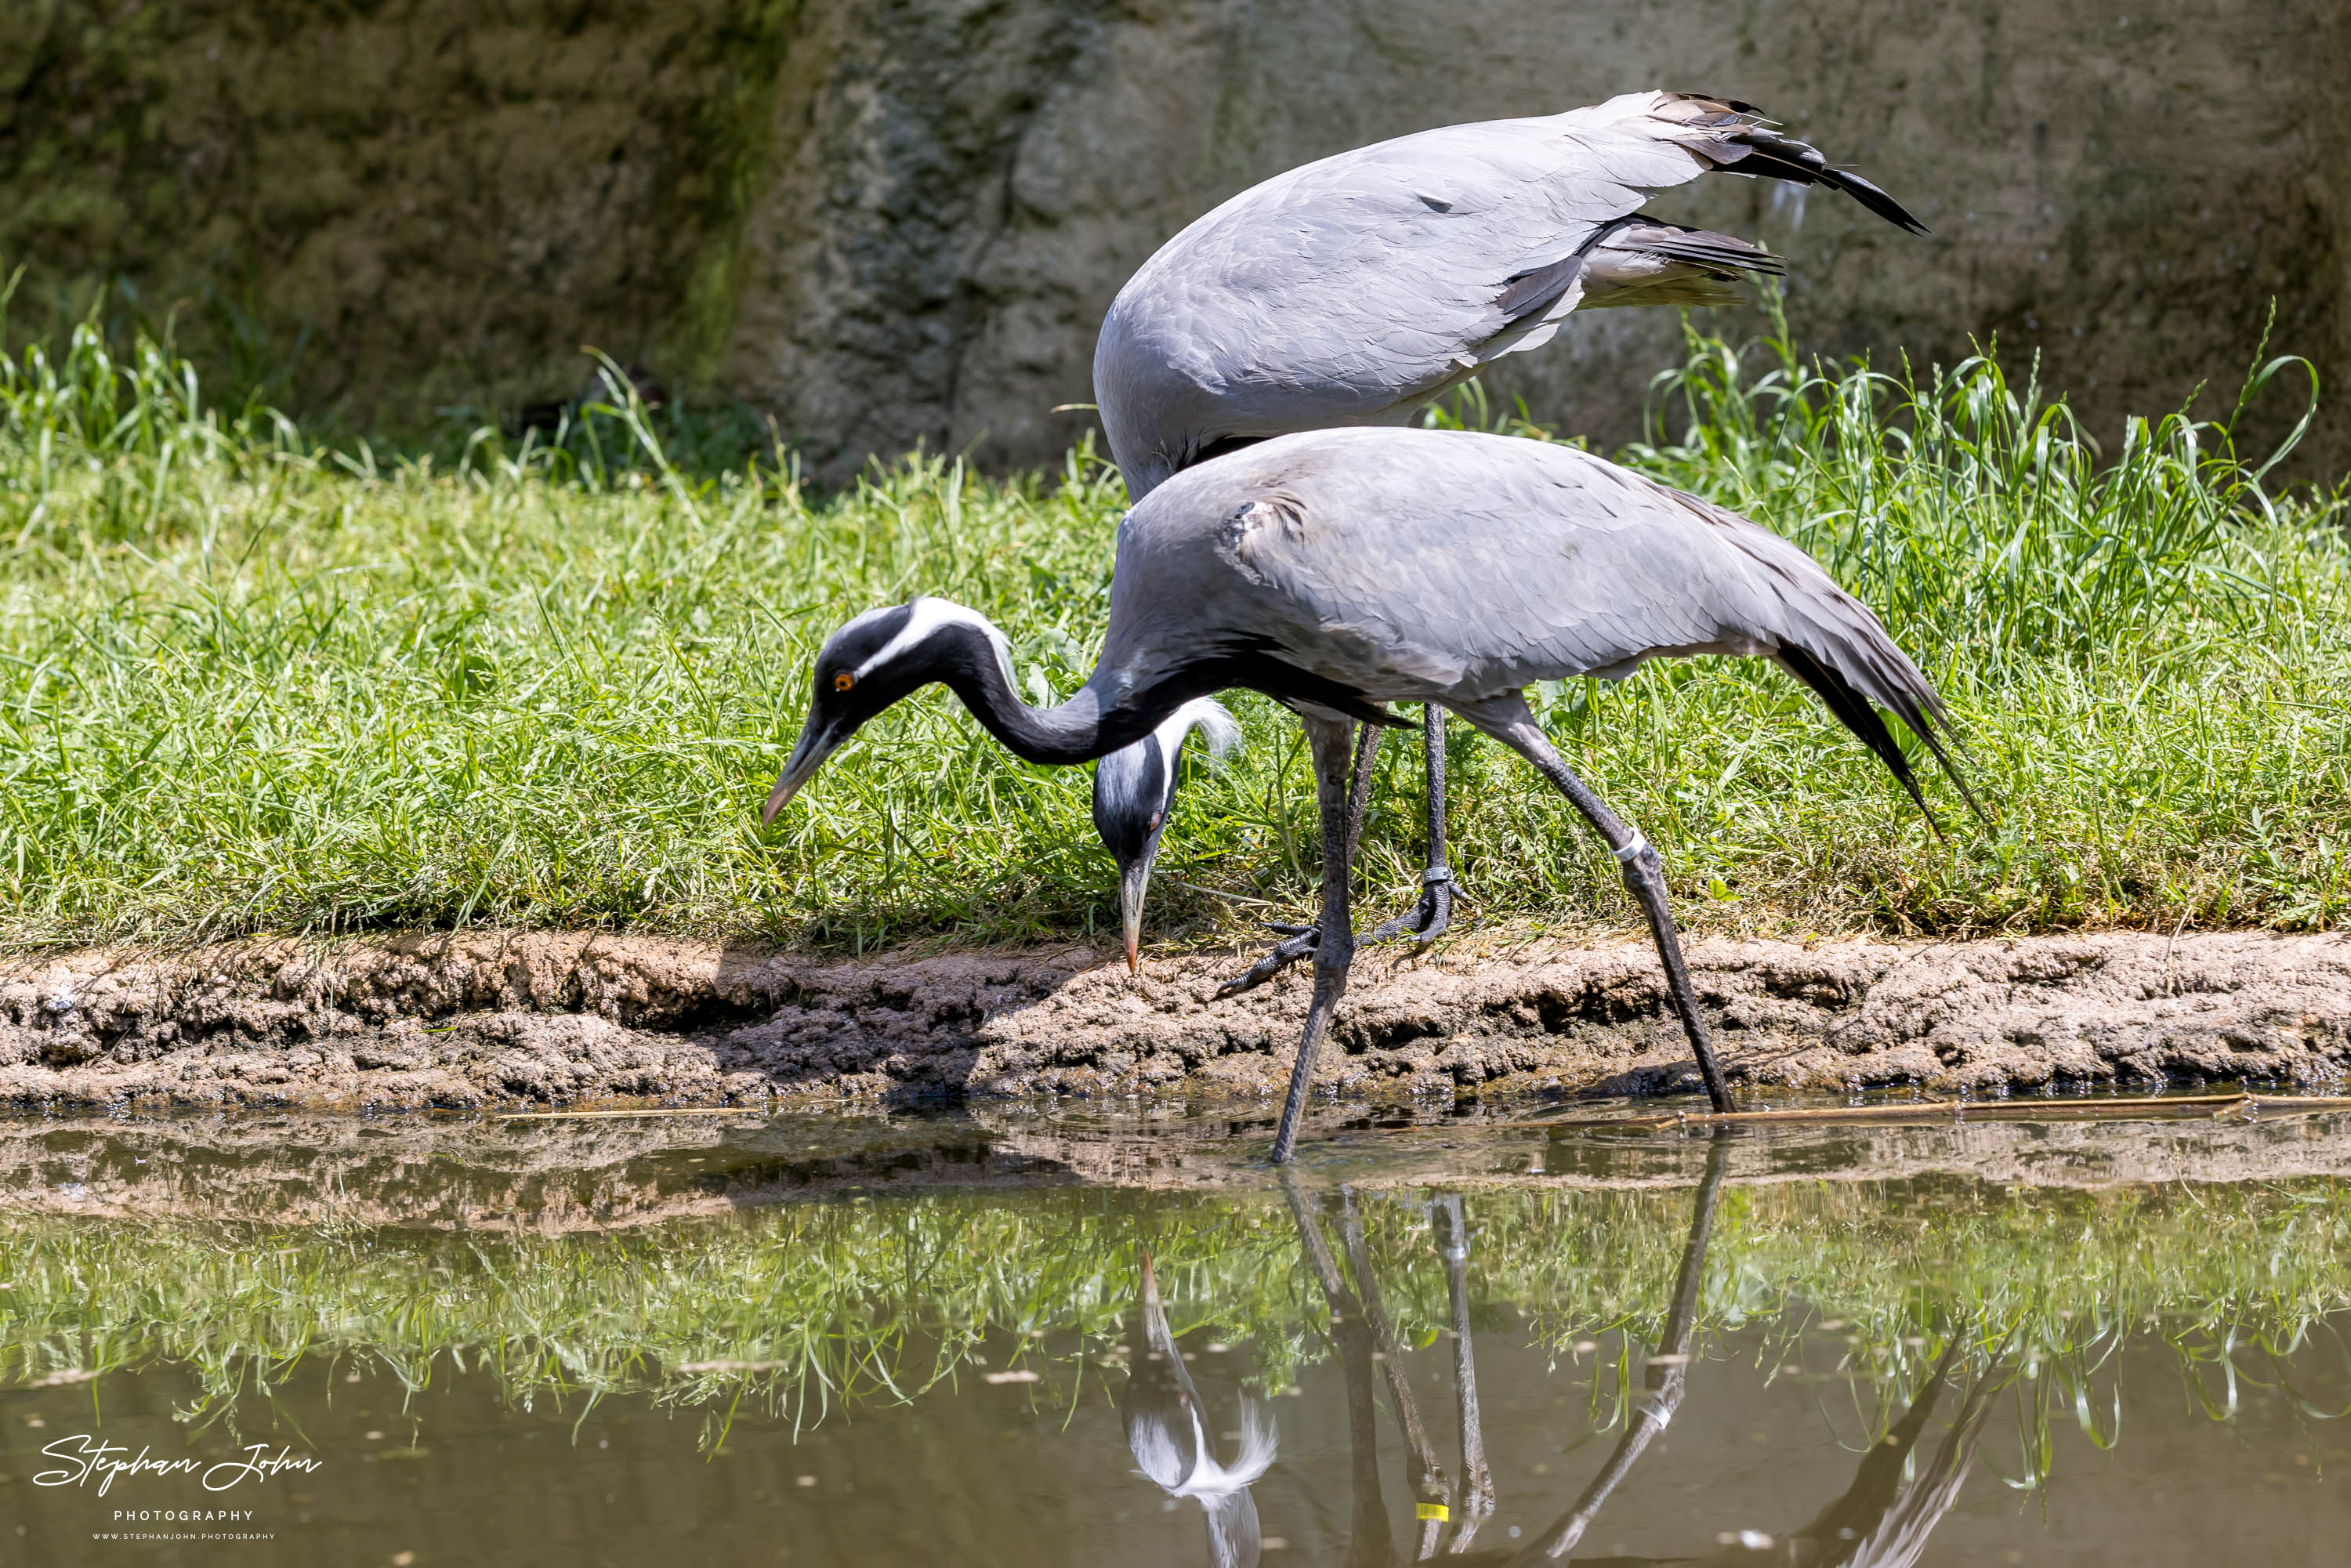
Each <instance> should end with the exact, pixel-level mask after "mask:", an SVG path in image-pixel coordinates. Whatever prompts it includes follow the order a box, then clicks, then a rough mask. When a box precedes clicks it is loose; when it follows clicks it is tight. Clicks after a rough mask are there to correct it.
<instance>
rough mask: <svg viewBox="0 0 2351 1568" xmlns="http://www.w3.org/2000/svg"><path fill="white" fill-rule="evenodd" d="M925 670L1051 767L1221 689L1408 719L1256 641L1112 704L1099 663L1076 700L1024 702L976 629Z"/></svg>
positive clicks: (1026, 753)
mask: <svg viewBox="0 0 2351 1568" xmlns="http://www.w3.org/2000/svg"><path fill="white" fill-rule="evenodd" d="M926 674H927V675H928V677H929V678H930V679H932V680H936V681H942V682H945V683H946V686H947V689H948V690H950V691H952V692H954V693H955V695H956V696H957V697H958V698H960V699H961V700H962V702H963V706H966V707H967V708H969V709H970V710H971V712H972V716H974V717H975V718H977V719H978V720H979V722H980V723H981V724H982V725H983V726H985V727H987V732H988V733H989V734H990V735H992V736H994V737H996V738H997V739H998V741H1000V742H1002V743H1003V745H1004V747H1005V749H1007V750H1008V751H1010V752H1011V753H1013V755H1015V756H1017V757H1019V758H1023V759H1025V760H1027V761H1029V762H1035V763H1040V764H1042V765H1044V766H1047V767H1066V766H1068V765H1069V764H1071V763H1076V762H1091V761H1092V760H1093V759H1094V758H1097V757H1102V756H1105V755H1107V754H1108V753H1110V752H1113V751H1117V750H1120V749H1122V748H1123V747H1129V746H1132V745H1134V743H1135V742H1136V741H1138V740H1141V739H1142V738H1143V737H1145V736H1147V735H1149V734H1150V733H1151V732H1152V731H1153V730H1155V729H1156V728H1157V727H1159V726H1160V725H1161V724H1162V723H1163V722H1165V719H1166V718H1167V716H1169V715H1170V714H1172V713H1174V712H1175V710H1176V709H1177V708H1179V707H1181V706H1184V705H1185V704H1186V703H1187V702H1190V701H1191V700H1192V699H1193V698H1195V697H1204V696H1208V695H1213V694H1215V693H1217V692H1221V691H1233V690H1246V691H1258V692H1263V693H1265V694H1266V695H1268V696H1270V697H1273V698H1275V699H1276V700H1278V701H1280V702H1284V703H1311V704H1314V705H1316V706H1322V707H1326V708H1329V709H1331V710H1332V711H1333V712H1336V713H1343V714H1346V715H1347V716H1350V717H1353V718H1358V719H1362V720H1364V721H1365V722H1366V723H1370V724H1385V725H1399V724H1402V723H1403V722H1404V721H1403V720H1400V719H1398V718H1396V717H1395V716H1394V715H1393V714H1390V713H1389V712H1388V711H1387V710H1386V709H1384V708H1383V707H1381V706H1379V705H1377V704H1376V703H1373V702H1370V701H1368V700H1367V699H1366V698H1365V697H1364V695H1363V694H1362V693H1360V692H1357V691H1355V690H1353V689H1352V688H1350V687H1347V686H1343V685H1340V684H1339V683H1338V682H1336V681H1332V680H1329V679H1326V678H1324V677H1322V676H1320V675H1316V674H1310V673H1309V672H1307V671H1304V670H1301V669H1299V668H1298V667H1297V666H1296V665H1294V664H1287V663H1285V662H1283V661H1282V660H1280V659H1277V658H1275V657H1273V656H1272V654H1270V653H1267V652H1265V651H1263V650H1261V649H1256V648H1245V649H1239V650H1235V651H1228V652H1225V653H1217V654H1212V655H1209V656H1207V657H1205V658H1200V659H1196V660H1191V661H1187V662H1186V663H1185V664H1181V665H1179V666H1176V667H1175V668H1172V669H1170V670H1168V671H1167V672H1166V673H1165V674H1163V675H1161V676H1160V677H1159V678H1157V679H1155V680H1154V681H1151V682H1149V683H1148V684H1146V685H1143V686H1141V687H1138V688H1136V689H1134V690H1132V691H1130V692H1128V693H1127V694H1125V695H1123V696H1121V697H1120V698H1119V699H1117V700H1116V701H1114V702H1108V703H1106V702H1104V701H1103V700H1102V691H1101V685H1102V670H1101V669H1100V668H1099V667H1097V668H1096V670H1095V672H1094V674H1093V676H1092V678H1091V679H1089V680H1088V681H1087V682H1086V684H1085V685H1082V686H1081V687H1079V688H1078V690H1077V692H1076V694H1075V695H1072V696H1071V698H1070V700H1069V701H1067V702H1065V703H1062V704H1061V705H1059V706H1054V707H1036V706H1031V705H1029V703H1026V702H1023V701H1021V700H1020V696H1019V693H1017V692H1015V691H1014V690H1013V689H1012V684H1011V682H1010V681H1009V680H1008V679H1007V678H1006V676H1005V672H1004V666H1003V664H1002V662H1001V661H1000V660H998V657H997V655H996V650H995V648H994V647H993V646H992V645H991V644H990V643H988V642H987V639H986V638H985V637H984V636H981V635H979V634H977V633H974V634H973V635H971V636H968V637H957V638H955V639H953V640H952V641H951V642H950V643H948V645H947V646H946V648H945V649H943V650H942V652H941V653H940V656H939V659H938V662H937V664H935V667H934V668H933V669H932V670H930V671H928V672H926Z"/></svg>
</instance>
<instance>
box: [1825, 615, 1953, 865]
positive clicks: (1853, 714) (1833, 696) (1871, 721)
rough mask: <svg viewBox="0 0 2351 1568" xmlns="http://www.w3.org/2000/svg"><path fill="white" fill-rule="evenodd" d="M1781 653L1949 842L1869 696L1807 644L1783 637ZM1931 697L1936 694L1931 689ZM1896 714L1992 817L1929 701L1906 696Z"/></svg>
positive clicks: (1946, 772) (1939, 834) (1939, 837)
mask: <svg viewBox="0 0 2351 1568" xmlns="http://www.w3.org/2000/svg"><path fill="white" fill-rule="evenodd" d="M1779 653H1780V663H1781V664H1783V665H1784V666H1786V668H1787V670H1788V673H1789V674H1792V675H1794V676H1795V677H1796V678H1797V679H1798V680H1800V681H1802V682H1803V683H1804V685H1807V686H1809V687H1811V688H1812V691H1813V695H1815V696H1818V697H1819V698H1820V699H1821V702H1822V704H1823V706H1825V707H1827V709H1828V710H1829V712H1830V713H1832V714H1834V716H1836V719H1837V722H1838V723H1840V724H1842V725H1844V727H1845V728H1846V729H1848V730H1850V731H1852V732H1853V735H1854V737H1855V738H1856V739H1858V740H1859V741H1860V742H1861V743H1862V744H1863V745H1864V746H1866V747H1869V749H1870V751H1871V753H1872V754H1873V755H1875V756H1876V758H1877V759H1878V760H1879V761H1880V762H1882V763H1884V764H1885V765H1886V771H1887V772H1889V773H1891V774H1893V775H1894V777H1895V779H1896V782H1898V783H1899V784H1900V785H1901V786H1902V788H1903V790H1904V792H1905V793H1907V795H1908V796H1909V797H1910V800H1911V802H1912V804H1914V805H1916V806H1917V808H1918V814H1919V815H1920V816H1922V817H1924V818H1926V819H1927V825H1928V827H1929V828H1932V829H1933V830H1934V831H1935V836H1936V837H1937V838H1938V839H1941V840H1943V841H1945V842H1946V843H1948V842H1949V841H1950V835H1949V834H1948V833H1946V832H1945V831H1943V824H1942V821H1941V819H1939V818H1938V817H1937V816H1936V815H1935V810H1934V808H1933V807H1931V806H1929V805H1928V804H1927V797H1926V794H1925V792H1924V791H1922V790H1921V789H1919V787H1918V776H1917V772H1916V771H1915V770H1914V769H1913V768H1911V766H1910V759H1909V758H1907V757H1906V756H1904V755H1903V753H1902V747H1901V746H1900V745H1899V744H1897V743H1896V740H1895V738H1894V732H1893V731H1891V730H1889V729H1887V728H1886V720H1885V718H1884V717H1883V716H1880V715H1879V713H1878V711H1877V709H1876V707H1875V706H1871V704H1870V701H1869V699H1868V698H1867V697H1865V696H1864V695H1862V694H1861V692H1860V691H1859V690H1858V689H1856V688H1855V686H1854V685H1853V684H1852V683H1851V682H1849V681H1847V680H1846V679H1845V678H1844V676H1843V675H1840V674H1837V673H1836V672H1835V671H1834V670H1832V669H1830V668H1829V667H1828V666H1827V665H1826V664H1823V663H1822V662H1821V661H1820V660H1819V659H1817V658H1815V657H1813V654H1812V653H1810V652H1808V651H1807V650H1805V649H1803V648H1800V647H1798V646H1796V645H1795V644H1794V643H1782V644H1780V650H1779ZM1927 700H1928V702H1933V701H1934V700H1935V699H1934V696H1933V695H1932V694H1931V693H1929V694H1928V698H1927ZM1895 716H1896V717H1897V718H1899V719H1901V721H1902V723H1903V725H1904V727H1907V729H1908V730H1909V731H1910V732H1911V733H1912V734H1913V735H1916V736H1917V737H1918V738H1919V740H1920V741H1922V742H1923V743H1925V745H1926V747H1927V749H1928V753H1929V754H1931V755H1932V756H1933V757H1934V758H1935V761H1936V764H1937V766H1938V767H1940V768H1942V770H1943V776H1944V777H1945V778H1947V779H1949V780H1950V781H1951V786H1952V788H1954V789H1957V790H1958V791H1959V799H1960V800H1964V801H1965V802H1967V807H1968V811H1969V813H1970V815H1971V816H1973V817H1974V818H1975V820H1976V821H1978V822H1980V823H1983V822H1989V821H1990V819H1989V818H1988V817H1987V816H1986V815H1985V814H1984V809H1983V804H1982V802H1980V800H1977V799H1976V795H1975V791H1974V790H1972V789H1969V788H1968V781H1967V779H1965V778H1963V777H1962V776H1961V775H1960V773H1959V768H1958V765H1957V764H1955V763H1954V762H1953V761H1952V760H1951V755H1950V752H1949V750H1948V749H1947V748H1946V747H1944V745H1943V742H1942V740H1941V737H1938V735H1937V734H1936V733H1935V719H1934V717H1933V716H1930V715H1929V714H1928V711H1927V708H1926V706H1924V705H1923V704H1921V703H1918V702H1917V701H1909V702H1904V703H1902V704H1901V705H1900V706H1898V707H1896V709H1895Z"/></svg>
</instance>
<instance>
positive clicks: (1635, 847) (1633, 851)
mask: <svg viewBox="0 0 2351 1568" xmlns="http://www.w3.org/2000/svg"><path fill="white" fill-rule="evenodd" d="M1648 847H1649V841H1648V840H1646V839H1645V838H1643V837H1642V836H1641V830H1640V829H1638V828H1635V829H1634V830H1633V841H1632V842H1631V843H1629V844H1626V845H1625V847H1624V848H1623V849H1621V850H1618V851H1617V852H1616V863H1617V864H1618V865H1631V864H1632V863H1633V862H1634V860H1635V857H1636V856H1638V855H1639V854H1640V852H1642V851H1643V850H1646V849H1647V848H1648Z"/></svg>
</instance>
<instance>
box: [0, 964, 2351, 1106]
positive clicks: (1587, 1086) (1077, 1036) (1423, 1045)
mask: <svg viewBox="0 0 2351 1568" xmlns="http://www.w3.org/2000/svg"><path fill="white" fill-rule="evenodd" d="M1689 956H1690V960H1691V970H1692V974H1693V977H1694V979H1695V981H1696V984H1697V987H1698V992H1699V995H1700V997H1701V998H1702V1000H1703V1002H1704V1004H1705V1005H1706V1007H1707V1009H1708V1011H1709V1013H1710V1014H1711V1015H1712V1018H1713V1021H1714V1023H1715V1025H1716V1029H1717V1032H1718V1038H1719V1041H1720V1044H1721V1049H1722V1051H1723V1054H1724V1059H1725V1066H1726V1068H1727V1070H1728V1071H1729V1073H1730V1075H1731V1077H1732V1079H1733V1081H1734V1082H1737V1083H1740V1084H1744V1085H1747V1086H1750V1087H1751V1088H1754V1089H1758V1090H1772V1089H1802V1090H1830V1091H1834V1090H1847V1091H1850V1090H1856V1089H1866V1088H1871V1087H1882V1086H1886V1085H1892V1084H1907V1083H1915V1084H1917V1085H1920V1086H1923V1087H1926V1088H1929V1089H1935V1090H1946V1091H1958V1092H1972V1093H1999V1092H2003V1091H2005V1090H2008V1089H2014V1088H2022V1087H2031V1086H2034V1085H2039V1084H2043V1083H2047V1082H2052V1081H2064V1082H2088V1083H2105V1082H2129V1083H2150V1082H2172V1083H2179V1082H2194V1081H2197V1080H2199V1079H2221V1080H2230V1081H2240V1082H2264V1083H2275V1084H2295V1085H2305V1086H2313V1087H2316V1086H2330V1087H2331V1086H2337V1085H2339V1084H2341V1083H2342V1082H2343V1080H2344V1076H2345V1072H2346V1068H2351V936H2343V935H2318V936H2276V935H2272V934H2266V933H2258V932H2236V933H2228V932H2223V933H2189V934H2185V935H2182V936H2179V937H2178V938H2177V939H2176V940H2174V939H2169V938H2167V937H2165V936H2149V935H2147V934H2143V933H2133V932H2105V933H2096V934H2091V935H2082V936H2030V937H2017V938H2011V939H2002V940H1993V941H1978V942H1956V943H1896V942H1886V941H1871V940H1862V941H1829V942H1814V943H1809V944H1807V943H1799V942H1792V941H1770V940H1754V941H1731V940H1705V941H1698V942H1695V943H1692V944H1691V945H1690V947H1689ZM1107 959H1108V955H1106V954H1104V953H1101V952H1097V951H1093V950H1091V949H1087V948H1083V947H1064V948H1056V949H1040V950H1029V951H1022V952H1010V953H965V954H950V955H946V956H931V957H900V956H881V957H874V958H867V959H860V960H824V959H819V958H812V957H810V956H805V955H794V954H778V953H773V952H768V951H764V950H758V949H752V948H743V947H725V946H714V945H709V944H701V943H692V942H684V941H674V940H667V939H662V938H656V937H647V936H611V935H602V934H593V933H511V934H496V933H469V934H463V935H458V936H448V935H442V934H432V935H423V936H398V937H388V938H367V939H360V940H352V941H347V942H341V943H337V944H333V945H321V944H314V943H305V942H299V941H294V940H285V939H280V940H256V941H246V942H237V943H229V944H223V945H219V946H211V947H205V948H201V949H197V950H194V951H192V952H187V953H182V954H176V955H169V956H163V955H155V954H149V953H141V952H137V951H129V950H120V949H92V950H84V951H77V952H67V953H58V954H48V955H44V956H34V957H19V958H15V959H10V960H5V961H0V1103H13V1104H16V1105H19V1106H38V1107H46V1108H52V1109H64V1108H71V1107H88V1106H121V1105H140V1106H147V1107H162V1106H171V1105H179V1106H214V1107H225V1106H265V1105H277V1106H308V1107H314V1108H323V1109H341V1110H354V1111H361V1110H364V1111H376V1110H417V1109H427V1108H480V1107H488V1106H498V1105H574V1104H581V1103H598V1102H605V1101H622V1100H632V1099H634V1100H652V1101H656V1102H661V1103H680V1104H786V1105H789V1104H793V1103H836V1102H840V1101H842V1100H844V1099H846V1100H852V1101H865V1102H872V1103H890V1102H903V1101H907V1100H946V1099H957V1098H962V1099H977V1100H985V1099H992V1098H1004V1097H1016V1098H1017V1097H1025V1096H1037V1095H1080V1096H1092V1097H1102V1096H1117V1097H1124V1096H1134V1095H1144V1096H1175V1095H1180V1096H1183V1097H1186V1098H1187V1099H1192V1100H1200V1099H1203V1098H1204V1097H1207V1098H1213V1097H1217V1096H1231V1097H1239V1098H1242V1099H1247V1100H1258V1099H1262V1098H1264V1097H1266V1096H1270V1095H1271V1094H1273V1093H1275V1092H1278V1091H1279V1089H1280V1086H1281V1084H1282V1083H1283V1082H1285V1081H1286V1079H1287V1076H1288V1073H1289V1071H1290V1058H1291V1052H1292V1050H1293V1048H1294V1043H1295V1040H1296V1036H1297V1031H1298V1030H1299V1028H1300V1025H1301V1021H1302V1019H1303V1016H1304V1010H1305V1004H1306V995H1307V990H1308V986H1309V983H1310V982H1309V977H1308V976H1307V975H1306V974H1304V973H1303V972H1302V971H1300V972H1293V973H1291V974H1290V975H1287V976H1284V977H1281V978H1280V980H1278V981H1276V982H1275V983H1273V984H1272V985H1270V986H1267V987H1265V988H1261V989H1259V990H1258V991H1256V992H1252V993H1249V994H1248V995H1245V996H1241V997H1237V998H1229V999H1226V1000H1217V999H1216V998H1214V995H1213V992H1214V988H1215V985H1216V983H1217V980H1219V979H1220V978H1222V977H1224V976H1226V975H1227V974H1228V973H1230V972H1231V971H1232V970H1233V968H1234V967H1236V961H1235V959H1234V958H1232V957H1231V956H1183V957H1175V958H1164V959H1157V960H1153V961H1150V962H1147V963H1146V964H1145V966H1144V972H1143V973H1142V974H1141V975H1139V976H1134V977H1130V976H1129V975H1127V974H1126V972H1125V970H1124V968H1123V966H1121V965H1117V964H1115V963H1111V962H1108V961H1106V960H1107ZM1334 1039H1335V1040H1336V1049H1333V1050H1331V1051H1328V1053H1327V1055H1326V1058H1325V1061H1324V1062H1323V1063H1322V1071H1321V1072H1320V1073H1319V1074H1318V1083H1319V1085H1320V1086H1321V1087H1322V1088H1323V1089H1325V1090H1326V1091H1328V1092H1331V1093H1332V1094H1334V1095H1337V1096H1339V1097H1342V1098H1348V1099H1381V1098H1385V1099H1391V1100H1393V1099H1397V1098H1405V1097H1414V1096H1421V1095H1428V1096H1446V1097H1451V1096H1458V1095H1460V1094H1462V1093H1464V1092H1479V1091H1484V1090H1489V1089H1499V1090H1520V1089H1533V1090H1543V1091H1550V1092H1566V1093H1576V1094H1583V1093H1605V1094H1652V1093H1660V1092H1673V1091H1677V1090H1686V1089H1688V1088H1692V1087H1694V1086H1695V1082H1696V1076H1695V1069H1694V1066H1693V1064H1692V1063H1691V1061H1690V1059H1689V1057H1688V1054H1687V1047H1686V1046H1685V1045H1684V1044H1683V1042H1682V1039H1681V1035H1680V1031H1679V1030H1678V1029H1677V1027H1676V1026H1675V1024H1674V1022H1673V1019H1672V1017H1671V1015H1670V1013H1669V1012H1668V1010H1667V1005H1666V997H1665V992H1664V988H1663V985H1662V982H1661V977H1660V974H1659V971H1658V967H1657V964H1656V957H1655V956H1654V954H1653V953H1652V952H1651V950H1650V949H1649V947H1648V946H1647V945H1646V942H1643V943H1632V942H1617V943H1597V944H1588V945H1577V944H1573V943H1566V942H1560V943H1545V942H1535V943H1531V944H1528V945H1524V946H1517V947H1512V948H1510V949H1507V950H1489V951H1478V950H1476V949H1474V947H1472V946H1470V945H1468V944H1463V945H1461V946H1440V947H1439V949H1438V950H1437V951H1436V952H1435V953H1432V954H1426V955H1420V956H1414V955H1411V954H1407V953H1403V952H1397V951H1390V950H1386V949H1371V950H1368V951H1366V952H1365V954H1364V956H1363V957H1362V958H1361V959H1360V960H1359V962H1358V964H1357V966H1356V970H1355V975H1354V978H1353V985H1352V986H1351V988H1350V990H1349V993H1348V997H1347V999H1346V1002H1345V1003H1344V1005H1343V1008H1342V1009H1341V1012H1340V1015H1339V1018H1338V1019H1337V1022H1336V1024H1335V1027H1334Z"/></svg>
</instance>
